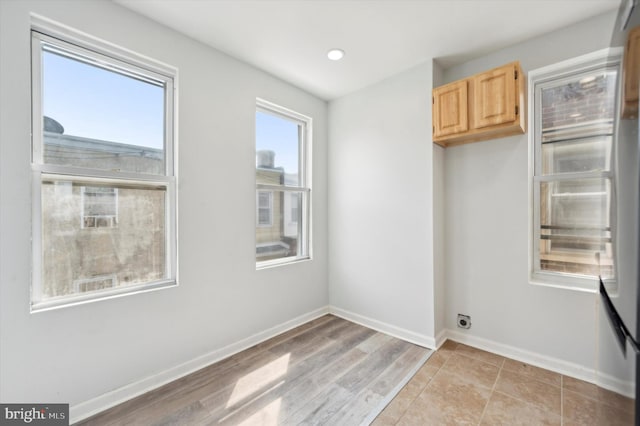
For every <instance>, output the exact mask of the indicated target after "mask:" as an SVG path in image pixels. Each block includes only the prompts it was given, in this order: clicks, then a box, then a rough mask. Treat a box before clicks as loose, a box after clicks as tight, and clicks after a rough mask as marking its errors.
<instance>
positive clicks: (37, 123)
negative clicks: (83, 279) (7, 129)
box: [30, 17, 178, 313]
mask: <svg viewBox="0 0 640 426" xmlns="http://www.w3.org/2000/svg"><path fill="white" fill-rule="evenodd" d="M30 37H31V84H32V87H31V108H32V110H31V114H32V117H31V118H32V119H31V125H32V140H31V171H32V209H31V210H32V268H31V270H32V276H31V297H30V312H31V313H36V312H43V311H48V310H51V309H58V308H62V307H68V306H75V305H78V304H84V303H88V302H95V301H99V300H106V299H111V298H114V297H121V296H125V295H129V294H137V293H141V292H147V291H152V290H157V289H161V288H168V287H174V286H177V285H178V254H177V253H178V246H177V244H178V243H177V242H178V238H177V184H176V181H177V167H176V161H175V158H176V150H177V143H176V142H177V141H176V135H175V128H176V124H177V123H176V120H177V117H176V114H175V98H176V92H177V81H178V73H177V69H176V68H174V67H171V66H169V65H166V64H163V63H160V62H157V61H154V60H151V59H149V58H147V57H143V56H141V55H138V54H136V53H133V52H131V51H129V50H127V49H124V48H120V47H117V46H115V45H113V44H111V43H108V42H105V41H102V40H99V39H97V38H93V37H91V36H88V35H86V34H84V33H82V34H80V33H78V32H76V31H74V30H71V29H69V28H67V27H63V26H59V25H57V24H55V23H52V22H49V21H46V20H43V19H40V18H38V17H32V22H31V36H30ZM45 46H52V48H51V49H52V50H54V51H55V49H59V50H60V51H62V52H64V54H65V55H64V56H68V57H70V58H73V57H74V55H77V57H78V58H81V60H82V62H85V63H89V64H91V65H95V66H98V67H100V68H102V69H107V70H109V71H115V72H118V73H119V74H124V75H127V76H129V77H134V78H137V79H140V80H142V81H147V82H150V81H151V82H154V83H155V84H161V85H162V87H163V88H164V105H163V106H164V142H163V151H164V168H163V172H164V173H163V174H151V173H148V174H145V173H136V172H129V171H114V170H106V169H105V170H103V169H98V168H91V167H80V166H70V165H58V164H47V163H45V162H44V126H43V110H42V101H43V97H42V91H43V80H42V76H43V72H42V71H43V69H42V53H43V51H44V50H45ZM47 180H55V181H70V182H74V183H79V184H82V185H83V186H91V185H92V184H95V185H105V184H106V185H109V184H112V185H126V186H131V187H135V188H140V189H159V188H161V189H163V190H164V191H165V202H164V212H165V213H164V222H165V223H164V230H165V247H164V250H165V256H166V258H165V271H164V278H162V279H159V280H153V281H148V282H144V283H136V284H130V285H126V286H123V287H116V288H113V289H109V290H101V291H99V292H95V293H89V294H83V293H78V294H69V295H65V296H58V297H53V298H49V299H45V300H42V286H43V284H44V283H43V275H42V274H43V248H44V247H43V244H42V237H43V235H42V218H43V211H42V184H43V182H44V181H47ZM116 193H117V189H116ZM81 229H84V227H81ZM72 284H73V283H72ZM74 288H75V286H74Z"/></svg>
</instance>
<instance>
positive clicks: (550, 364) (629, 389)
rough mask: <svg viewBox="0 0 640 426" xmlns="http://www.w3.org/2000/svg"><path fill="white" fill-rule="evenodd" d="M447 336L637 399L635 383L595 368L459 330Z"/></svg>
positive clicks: (448, 333)
mask: <svg viewBox="0 0 640 426" xmlns="http://www.w3.org/2000/svg"><path fill="white" fill-rule="evenodd" d="M446 336H447V338H449V339H451V340H455V341H456V342H458V343H464V344H468V345H469V346H473V347H476V348H478V349H484V350H486V351H489V352H493V353H495V354H498V355H502V356H505V357H507V358H511V359H515V360H517V361H522V362H526V363H527V364H531V365H535V366H536V367H540V368H545V369H547V370H551V371H555V372H556V373H560V374H563V375H565V376H570V377H574V378H576V379H580V380H584V381H585V382H589V383H593V384H596V385H598V386H600V387H601V388H604V389H608V390H611V391H613V392H617V393H619V394H622V395H625V396H627V397H629V398H635V385H634V383H633V382H630V381H629V382H626V381H623V380H620V379H618V378H617V377H614V376H610V375H608V374H603V373H600V372H598V371H597V370H595V369H593V368H587V367H585V366H583V365H580V364H575V363H572V362H567V361H564V360H561V359H558V358H553V357H550V356H546V355H541V354H538V353H535V352H530V351H527V350H524V349H519V348H516V347H514V346H509V345H504V344H502V343H497V342H494V341H492V340H488V339H484V338H482V337H477V336H470V335H468V334H465V333H462V332H459V331H457V330H451V329H449V330H447V333H446Z"/></svg>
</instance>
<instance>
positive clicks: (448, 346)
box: [438, 340, 459, 351]
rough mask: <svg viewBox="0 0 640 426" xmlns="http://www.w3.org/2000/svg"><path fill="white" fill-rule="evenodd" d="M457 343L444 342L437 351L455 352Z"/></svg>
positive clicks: (451, 341)
mask: <svg viewBox="0 0 640 426" xmlns="http://www.w3.org/2000/svg"><path fill="white" fill-rule="evenodd" d="M458 345H459V343H458V342H454V341H453V340H447V341H446V342H444V343H443V344H442V346H441V347H440V349H438V350H439V351H441V350H443V349H445V350H446V349H448V350H455V349H456V348H457V347H458Z"/></svg>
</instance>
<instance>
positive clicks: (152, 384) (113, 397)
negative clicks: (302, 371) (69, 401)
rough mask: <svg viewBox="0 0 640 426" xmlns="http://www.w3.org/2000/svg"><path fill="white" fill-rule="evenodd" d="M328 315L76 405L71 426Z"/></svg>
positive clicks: (312, 315) (309, 316) (303, 318)
mask: <svg viewBox="0 0 640 426" xmlns="http://www.w3.org/2000/svg"><path fill="white" fill-rule="evenodd" d="M328 313H329V307H328V306H325V307H322V308H319V309H316V310H314V311H312V312H309V313H306V314H304V315H300V316H299V317H297V318H294V319H292V320H289V321H286V322H284V323H282V324H279V325H277V326H275V327H271V328H269V329H267V330H265V331H262V332H260V333H256V334H254V335H253V336H249V337H247V338H245V339H242V340H240V341H238V342H236V343H232V344H231V345H228V346H225V347H223V348H221V349H218V350H215V351H213V352H209V353H208V354H205V355H202V356H199V357H197V358H194V359H192V360H191V361H187V362H185V363H182V364H180V365H177V366H175V367H171V368H169V369H167V370H164V371H162V372H160V373H158V374H154V375H153V376H150V377H146V378H144V379H142V380H139V381H137V382H134V383H130V384H128V385H126V386H123V387H121V388H118V389H115V390H113V391H110V392H107V393H105V394H103V395H100V396H97V397H95V398H92V399H90V400H88V401H84V402H81V403H79V404H74V405H72V406H71V407H69V414H70V423H75V422H79V421H81V420H84V419H86V418H88V417H91V416H93V415H95V414H97V413H99V412H101V411H104V410H106V409H108V408H111V407H113V406H115V405H118V404H120V403H122V402H124V401H127V400H129V399H131V398H134V397H136V396H139V395H142V394H143V393H145V392H149V391H151V390H153V389H156V388H158V387H160V386H162V385H165V384H167V383H170V382H172V381H174V380H176V379H179V378H180V377H183V376H186V375H187V374H190V373H193V372H195V371H198V370H200V369H201V368H204V367H207V366H209V365H211V364H213V363H215V362H218V361H220V360H223V359H225V358H227V357H229V356H231V355H234V354H236V353H238V352H240V351H243V350H245V349H247V348H250V347H251V346H254V345H256V344H258V343H260V342H264V341H265V340H268V339H270V338H272V337H274V336H277V335H278V334H281V333H284V332H285V331H288V330H291V329H292V328H295V327H298V326H300V325H302V324H304V323H306V322H309V321H311V320H314V319H316V318H318V317H321V316H323V315H326V314H328Z"/></svg>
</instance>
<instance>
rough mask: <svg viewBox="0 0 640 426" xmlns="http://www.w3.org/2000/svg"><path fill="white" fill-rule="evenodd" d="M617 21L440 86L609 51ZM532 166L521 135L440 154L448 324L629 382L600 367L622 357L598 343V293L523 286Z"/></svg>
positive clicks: (483, 62)
mask: <svg viewBox="0 0 640 426" xmlns="http://www.w3.org/2000/svg"><path fill="white" fill-rule="evenodd" d="M614 19H615V14H614V13H610V14H606V15H602V16H599V17H596V18H593V19H590V20H587V21H584V22H582V23H579V24H576V25H574V26H571V27H567V28H565V29H563V30H561V31H557V32H554V33H550V34H546V35H544V36H542V37H539V38H535V39H532V40H529V41H526V42H523V43H520V44H518V45H515V46H512V47H509V48H507V49H504V50H501V51H498V52H495V53H492V54H490V55H487V56H485V57H482V58H479V59H476V60H473V61H470V62H468V63H465V64H462V65H459V66H456V67H454V68H451V69H448V70H446V71H445V74H444V78H445V81H446V82H449V81H454V80H457V79H459V78H462V77H466V76H469V75H472V74H475V73H477V72H480V71H483V70H487V69H490V68H493V67H496V66H499V65H502V64H504V63H507V62H510V61H513V60H520V61H521V64H522V68H523V70H524V71H525V73H527V72H528V71H529V70H532V69H535V68H539V67H542V66H546V65H549V64H553V63H556V62H559V61H562V60H565V59H569V58H572V57H576V56H579V55H582V54H586V53H589V52H592V51H595V50H598V49H602V48H605V47H608V46H609V40H610V38H611V32H612V29H613V22H614ZM529 125H531V123H529ZM528 161H529V160H528V145H527V135H522V136H513V137H508V138H502V139H497V140H491V141H487V142H481V143H474V144H469V145H461V146H457V147H452V148H447V150H446V153H445V182H446V187H445V188H446V191H445V194H446V196H445V198H446V218H447V219H446V236H447V238H446V261H445V262H446V271H445V275H446V280H447V292H446V303H447V308H446V312H447V327H448V328H449V329H452V330H456V331H459V332H460V333H462V334H461V336H462V337H466V338H470V339H471V341H474V340H473V339H475V341H476V342H477V341H483V340H482V339H485V340H484V341H487V342H493V343H497V344H499V345H504V346H507V347H512V348H517V350H518V351H521V352H530V353H532V354H537V355H540V356H542V357H543V358H544V357H546V358H551V359H555V360H559V361H561V362H564V363H567V368H569V369H571V368H576V369H580V368H583V369H586V370H591V371H593V370H597V369H598V368H599V367H601V366H603V365H606V366H611V365H616V366H618V368H613V369H608V370H607V371H603V372H604V373H605V374H608V375H613V376H615V377H616V378H618V379H620V380H622V381H629V380H630V375H629V370H628V368H627V367H625V366H624V363H621V362H620V360H616V361H615V362H611V363H602V358H603V357H604V358H606V357H619V356H618V355H617V354H614V353H611V354H610V353H609V352H610V351H609V349H611V348H607V347H603V345H601V344H600V342H599V339H600V337H599V333H600V334H602V335H605V333H609V330H608V329H604V327H607V328H608V324H606V323H602V322H601V321H600V318H599V316H600V314H599V311H598V296H597V295H596V294H593V293H584V292H576V291H569V290H561V289H556V288H549V287H541V286H534V285H531V284H529V283H528V274H527V267H528V266H527V259H528V232H529V230H528V214H529V199H528V170H527V167H528ZM457 313H465V314H469V315H471V317H472V324H473V325H472V328H471V329H470V330H468V331H461V330H460V329H457V328H456V324H455V316H456V314H457ZM478 339H480V340H478ZM612 349H613V350H614V351H617V348H615V347H614V348H612ZM620 366H622V367H620Z"/></svg>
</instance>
